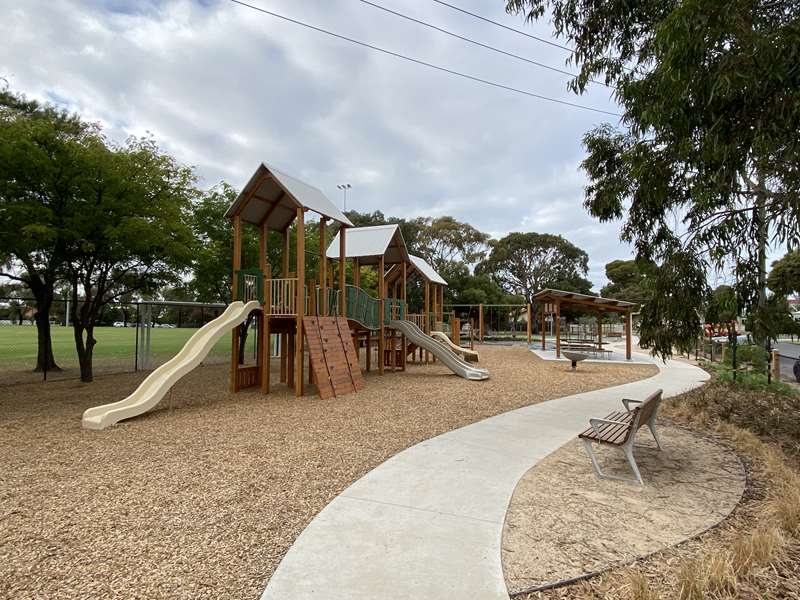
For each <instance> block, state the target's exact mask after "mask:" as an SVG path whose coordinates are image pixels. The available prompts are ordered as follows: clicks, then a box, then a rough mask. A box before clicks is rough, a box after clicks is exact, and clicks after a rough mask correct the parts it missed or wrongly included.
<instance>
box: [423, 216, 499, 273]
mask: <svg viewBox="0 0 800 600" xmlns="http://www.w3.org/2000/svg"><path fill="white" fill-rule="evenodd" d="M415 224H416V226H417V236H416V243H414V244H412V245H411V247H412V248H413V249H414V250H415V251H416V252H417V253H419V254H420V255H421V256H422V258H424V259H425V260H426V261H428V262H429V263H430V264H431V266H433V268H434V269H436V270H437V271H439V270H444V269H445V268H446V267H447V266H448V265H451V264H452V263H456V262H462V263H465V264H467V265H471V264H474V263H476V262H477V261H479V260H481V259H483V257H484V256H485V255H486V244H487V242H488V241H489V236H488V235H486V234H485V233H482V232H480V231H478V230H477V229H475V228H474V227H473V226H472V225H470V224H469V223H461V222H460V221H456V220H455V219H454V218H453V217H438V218H436V219H431V218H427V219H423V218H418V219H416V220H415Z"/></svg>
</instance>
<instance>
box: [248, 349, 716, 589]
mask: <svg viewBox="0 0 800 600" xmlns="http://www.w3.org/2000/svg"><path fill="white" fill-rule="evenodd" d="M656 364H657V366H658V367H659V373H658V374H657V375H655V376H653V377H650V378H648V379H644V380H641V381H636V382H633V383H627V384H624V385H619V386H615V387H611V388H605V389H602V390H595V391H592V392H586V393H583V394H576V395H574V396H566V397H564V398H558V399H556V400H550V401H547V402H542V403H540V404H534V405H531V406H526V407H524V408H520V409H517V410H513V411H510V412H507V413H503V414H501V415H497V416H495V417H491V418H488V419H485V420H483V421H480V422H478V423H473V424H472V425H468V426H466V427H461V428H459V429H455V430H453V431H450V432H448V433H445V434H442V435H440V436H437V437H435V438H432V439H430V440H427V441H424V442H421V443H419V444H417V445H415V446H412V447H411V448H408V449H407V450H404V451H403V452H401V453H399V454H397V455H395V456H393V457H392V458H390V459H389V460H387V461H386V462H384V463H383V464H381V465H379V466H378V467H376V468H375V469H374V470H372V471H370V472H369V473H368V474H367V475H365V476H364V477H362V478H361V479H359V480H358V481H356V482H355V483H353V484H352V485H351V486H350V487H348V488H347V489H346V490H344V491H343V492H342V493H341V494H340V495H339V496H337V497H336V498H334V500H333V501H332V502H331V503H330V504H328V505H327V506H326V507H325V508H324V509H323V510H322V511H320V513H319V514H318V515H317V516H316V517H315V518H314V520H313V521H311V523H309V525H308V527H306V529H305V530H304V531H303V533H302V534H301V535H300V537H298V538H297V540H296V541H295V543H294V545H293V546H292V547H291V548H290V549H289V552H288V553H287V554H286V556H285V557H284V558H283V561H282V562H281V563H280V565H278V568H277V569H276V571H275V573H274V574H273V576H272V578H271V579H270V581H269V584H268V586H267V589H266V590H265V591H264V594H263V595H262V600H293V599H302V600H305V599H312V598H313V599H315V600H316V599H318V598H326V600H339V599H341V600H345V599H346V600H359V599H369V600H374V599H375V598H383V597H385V598H393V599H395V600H400V599H408V600H411V599H414V600H426V599H431V600H433V599H435V600H444V599H447V598H452V599H458V600H463V599H464V598H480V599H481V600H495V599H496V600H508V592H507V591H506V585H505V582H504V579H503V567H502V564H501V553H500V543H501V539H502V534H503V520H504V518H505V514H506V509H507V507H508V503H509V500H510V499H511V495H512V493H513V491H514V487H515V486H516V484H517V482H518V481H519V479H520V477H522V475H524V474H525V472H526V471H527V470H528V469H530V468H531V467H532V466H533V465H535V464H536V463H537V462H538V461H539V460H541V459H542V458H544V457H545V456H547V455H548V454H550V453H551V452H553V451H554V450H556V449H557V448H560V447H561V446H562V445H564V444H565V443H566V442H568V441H569V440H570V439H572V438H573V437H574V436H575V435H577V433H578V432H580V431H582V430H583V429H584V428H585V427H586V424H587V422H588V419H589V417H593V416H603V415H605V414H606V413H608V412H610V411H611V410H617V409H619V403H620V398H622V397H623V396H625V397H629V398H640V397H644V396H645V395H646V394H648V393H650V392H651V391H653V390H654V389H657V388H659V387H660V388H663V390H664V397H665V398H666V397H670V396H675V395H677V394H680V393H682V392H685V391H688V390H690V389H692V388H695V387H698V386H699V385H702V383H703V382H704V381H705V380H707V379H708V374H707V373H706V372H705V371H703V370H702V369H699V368H698V367H695V366H693V365H690V364H687V363H682V362H676V361H670V362H668V363H664V362H661V361H658V362H657V363H656ZM586 460H589V459H588V458H587V459H586Z"/></svg>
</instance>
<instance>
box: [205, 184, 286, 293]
mask: <svg viewBox="0 0 800 600" xmlns="http://www.w3.org/2000/svg"><path fill="white" fill-rule="evenodd" d="M237 195H238V191H237V190H236V189H235V188H234V187H232V186H231V185H228V184H227V183H225V182H221V183H220V184H219V185H216V186H215V187H213V188H211V189H210V190H208V191H207V192H205V193H204V194H203V195H202V196H201V197H200V198H199V199H198V200H197V201H196V202H195V205H194V210H193V211H192V231H193V233H194V237H195V239H196V240H197V248H196V250H195V253H194V256H193V257H192V267H191V268H192V280H191V283H190V286H191V288H192V290H193V291H194V293H195V294H196V296H197V298H198V299H199V300H200V301H202V302H222V303H224V304H228V303H229V302H230V301H231V276H232V272H231V265H232V261H231V257H232V249H233V227H232V225H231V222H230V221H229V220H228V219H226V218H225V212H226V211H227V210H228V208H229V207H230V205H231V204H233V202H234V200H236V196H237ZM273 246H274V244H273ZM242 254H243V256H244V257H255V256H258V232H257V231H256V230H255V228H254V227H242ZM245 264H246V263H245Z"/></svg>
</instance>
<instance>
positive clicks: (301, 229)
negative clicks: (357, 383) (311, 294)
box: [293, 206, 306, 396]
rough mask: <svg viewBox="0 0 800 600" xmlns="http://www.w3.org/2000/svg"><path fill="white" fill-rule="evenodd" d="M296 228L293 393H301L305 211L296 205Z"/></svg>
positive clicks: (304, 302) (304, 309) (297, 394)
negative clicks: (295, 314)
mask: <svg viewBox="0 0 800 600" xmlns="http://www.w3.org/2000/svg"><path fill="white" fill-rule="evenodd" d="M295 223H296V230H297V240H296V245H295V246H296V247H295V250H296V252H297V256H296V257H295V258H296V267H295V275H296V276H297V286H296V288H295V290H296V296H295V307H296V308H295V312H296V313H297V316H296V319H295V341H294V357H293V358H294V395H295V396H302V395H303V316H304V315H305V312H306V299H305V287H306V286H305V278H306V239H305V232H306V227H305V211H304V209H303V207H302V206H298V207H297V219H296V221H295Z"/></svg>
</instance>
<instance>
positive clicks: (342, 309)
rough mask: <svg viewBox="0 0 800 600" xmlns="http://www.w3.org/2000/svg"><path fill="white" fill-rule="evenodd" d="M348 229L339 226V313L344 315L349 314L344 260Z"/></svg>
mask: <svg viewBox="0 0 800 600" xmlns="http://www.w3.org/2000/svg"><path fill="white" fill-rule="evenodd" d="M346 231H347V228H346V227H345V226H344V225H342V226H341V227H340V228H339V314H340V315H342V316H343V317H346V316H347V290H346V289H345V275H346V274H347V265H346V264H345V262H344V261H345V256H347V251H346V250H347V242H346V241H345V232H346Z"/></svg>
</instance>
